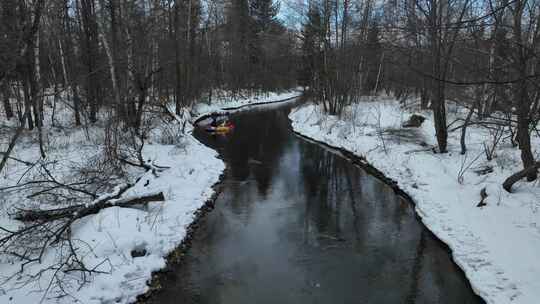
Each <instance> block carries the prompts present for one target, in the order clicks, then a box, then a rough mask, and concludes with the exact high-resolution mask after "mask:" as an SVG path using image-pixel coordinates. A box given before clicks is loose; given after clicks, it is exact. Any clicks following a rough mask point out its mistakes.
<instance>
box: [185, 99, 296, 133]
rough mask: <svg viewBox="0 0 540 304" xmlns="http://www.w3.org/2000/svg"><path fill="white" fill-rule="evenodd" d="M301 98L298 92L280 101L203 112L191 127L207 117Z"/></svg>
mask: <svg viewBox="0 0 540 304" xmlns="http://www.w3.org/2000/svg"><path fill="white" fill-rule="evenodd" d="M302 96H303V92H300V93H299V94H298V95H297V96H294V97H288V98H284V99H280V100H274V101H261V102H254V103H249V104H244V105H241V106H238V107H223V108H219V109H217V110H214V111H210V112H205V113H202V114H199V115H197V117H196V118H195V119H194V120H193V122H192V125H194V126H195V125H197V124H198V123H199V122H201V121H202V120H205V119H207V118H209V117H211V116H212V115H213V114H220V115H230V114H232V113H235V112H237V111H240V110H249V109H250V108H256V107H259V106H265V105H275V104H280V103H287V102H290V101H292V100H294V99H297V98H301V97H302Z"/></svg>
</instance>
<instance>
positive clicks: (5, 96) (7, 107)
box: [0, 81, 14, 119]
mask: <svg viewBox="0 0 540 304" xmlns="http://www.w3.org/2000/svg"><path fill="white" fill-rule="evenodd" d="M0 88H1V89H2V104H3V106H4V112H5V113H6V118H7V119H11V118H13V116H14V114H13V109H12V108H11V103H10V102H9V97H10V96H11V94H10V92H9V85H8V84H7V81H2V82H1V84H0Z"/></svg>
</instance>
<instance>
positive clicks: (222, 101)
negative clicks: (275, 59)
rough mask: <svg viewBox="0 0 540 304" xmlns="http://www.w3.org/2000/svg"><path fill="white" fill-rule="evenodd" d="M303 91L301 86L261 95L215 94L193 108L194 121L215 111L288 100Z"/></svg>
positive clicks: (229, 110) (231, 110)
mask: <svg viewBox="0 0 540 304" xmlns="http://www.w3.org/2000/svg"><path fill="white" fill-rule="evenodd" d="M302 92H303V91H302V89H301V88H296V89H293V90H288V91H284V92H270V93H264V94H261V95H250V94H246V95H238V96H229V94H224V95H222V96H215V97H214V98H213V99H212V100H211V102H201V103H199V104H197V105H196V106H195V107H194V109H193V117H194V118H195V119H194V121H197V120H198V119H200V118H201V117H203V116H205V115H207V114H209V113H213V112H234V111H236V110H239V109H241V108H246V107H249V106H255V105H262V104H268V103H275V102H281V101H288V100H292V99H294V98H296V97H299V96H300V95H302Z"/></svg>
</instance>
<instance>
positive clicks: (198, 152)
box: [0, 116, 225, 303]
mask: <svg viewBox="0 0 540 304" xmlns="http://www.w3.org/2000/svg"><path fill="white" fill-rule="evenodd" d="M66 117H67V116H66ZM52 130H55V131H52V132H51V134H49V135H48V137H49V138H48V140H50V141H51V143H50V147H51V148H50V150H49V151H48V155H47V157H48V158H47V161H55V162H57V165H55V167H54V171H53V172H54V174H55V175H56V177H57V178H58V179H62V178H63V177H66V176H69V174H70V171H71V170H73V167H72V166H73V165H75V164H79V163H83V162H85V161H88V160H91V159H92V157H94V156H95V155H96V154H98V153H99V151H100V149H101V147H100V146H99V143H100V142H102V139H96V138H99V136H102V135H99V134H101V133H102V130H99V128H89V129H88V130H85V129H84V128H79V129H77V128H75V129H69V131H68V130H67V129H62V128H59V129H57V130H56V129H55V128H52ZM156 132H157V133H163V132H162V131H159V130H156ZM89 133H90V136H88V137H87V135H86V134H89ZM162 135H163V134H162ZM169 136H175V134H169ZM27 137H28V138H27ZM89 138H93V139H96V140H95V142H93V140H89ZM1 144H4V143H0V145H1ZM0 148H2V147H1V146H0ZM143 155H144V157H145V159H151V160H152V161H153V162H154V163H155V164H158V165H160V166H167V167H170V169H167V170H164V171H163V172H160V173H159V174H158V176H157V177H156V176H154V175H153V174H152V173H151V172H147V173H145V174H144V175H143V176H142V178H140V180H138V181H137V183H136V184H135V186H134V187H133V188H131V189H130V190H128V192H126V193H125V194H124V196H131V195H139V194H147V193H155V192H163V194H164V196H165V201H164V202H152V203H150V204H148V205H147V207H141V208H140V209H139V208H137V209H135V208H120V207H111V208H107V209H103V210H101V211H100V212H99V213H98V214H95V215H90V216H87V217H84V218H83V219H82V220H79V221H77V222H75V223H74V224H73V226H72V228H73V229H72V235H73V238H72V239H73V240H75V243H76V245H77V246H79V247H80V248H79V249H78V252H79V255H80V256H81V257H82V258H83V260H84V264H85V265H86V266H87V268H94V267H95V268H96V270H98V271H102V272H103V273H100V274H95V275H92V276H87V277H86V278H84V279H85V280H87V282H85V284H81V283H82V281H81V280H82V279H83V278H81V277H80V276H79V275H76V274H75V273H63V274H62V275H61V276H60V277H62V278H63V279H64V280H63V282H62V284H61V285H58V283H59V282H57V281H55V280H53V278H54V275H55V272H56V269H58V266H59V265H56V264H55V263H57V262H58V261H59V260H61V259H60V258H59V257H60V256H61V255H62V254H65V252H63V251H62V249H60V248H51V249H49V250H47V251H46V253H45V255H44V257H43V259H42V261H41V263H39V264H38V263H32V264H29V265H27V266H26V267H25V271H24V273H23V274H18V272H19V270H20V269H21V265H22V262H21V261H20V260H19V259H15V258H13V257H9V256H0V283H1V285H0V303H73V302H75V301H80V302H82V303H131V302H134V301H135V300H136V297H137V296H138V295H140V294H142V293H145V292H146V291H147V290H148V288H149V287H148V286H147V283H148V281H149V280H150V279H151V274H152V272H153V271H157V270H159V269H161V268H163V267H164V266H165V262H166V259H165V258H166V256H167V255H168V254H169V253H170V252H172V251H173V250H174V249H175V248H176V247H177V246H178V245H180V243H181V242H182V241H183V240H184V238H185V237H186V229H187V227H188V226H189V225H190V224H191V223H192V222H193V221H194V220H195V218H196V212H197V210H199V209H200V208H201V207H203V206H204V205H205V203H206V201H207V200H208V199H210V198H211V196H212V195H213V194H214V190H213V188H212V187H213V185H214V184H216V183H217V182H218V181H219V179H220V175H221V174H222V173H223V170H224V168H225V166H224V164H223V162H222V161H221V160H220V159H218V158H217V153H216V152H215V151H213V150H212V149H210V148H207V147H206V146H204V145H202V144H201V143H199V142H198V141H197V140H196V139H195V138H194V137H192V136H191V135H189V134H186V135H184V136H183V139H182V142H181V143H176V144H175V145H167V144H163V143H159V142H158V141H154V142H153V143H148V144H146V145H145V147H144V150H143ZM13 156H14V157H17V158H20V159H24V160H28V161H36V160H37V159H39V152H38V147H37V145H36V141H35V139H32V138H31V137H30V136H29V135H25V138H23V139H22V140H21V142H20V144H19V145H18V146H17V149H16V150H15V152H14V154H13ZM25 170H27V168H25V166H24V165H23V164H20V163H18V162H10V163H9V165H8V168H7V170H6V172H5V173H4V174H2V176H0V187H4V186H7V185H13V184H14V183H16V181H17V178H19V177H20V176H21V174H22V173H24V172H25ZM133 173H136V172H133ZM140 174H141V173H140V171H138V174H132V176H134V177H136V176H139V175H140ZM105 178H106V179H109V178H110V180H111V182H113V183H114V181H115V180H116V179H117V177H116V176H114V173H112V174H111V176H110V177H109V176H106V177H105ZM18 192H19V193H17V192H14V193H10V194H9V195H5V194H3V197H2V198H1V200H0V226H2V227H8V228H9V227H11V228H14V227H17V226H19V225H20V223H19V222H17V221H15V220H13V219H11V218H10V216H8V213H9V212H12V211H13V210H14V208H16V207H24V206H26V205H24V204H26V203H27V200H26V195H28V194H29V193H28V192H25V191H18ZM40 207H42V208H46V206H41V205H40ZM133 250H136V251H137V252H138V253H139V254H141V255H142V256H139V257H132V251H133ZM48 267H51V268H50V269H48V270H46V271H43V269H46V268H48ZM56 274H57V273H56ZM8 278H11V280H9V281H8ZM6 281H7V283H6ZM60 289H63V290H60Z"/></svg>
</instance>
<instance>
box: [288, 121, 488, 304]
mask: <svg viewBox="0 0 540 304" xmlns="http://www.w3.org/2000/svg"><path fill="white" fill-rule="evenodd" d="M289 120H290V118H289ZM291 122H292V121H291ZM291 132H293V133H294V134H295V135H296V136H298V137H299V138H302V139H304V140H306V141H308V142H311V143H313V144H317V145H320V146H322V147H324V148H326V149H327V150H330V152H332V153H336V154H338V155H340V156H341V157H343V158H345V159H346V160H347V161H349V162H351V163H352V164H353V165H356V166H358V167H360V168H361V169H362V170H364V171H366V172H367V173H368V174H370V175H372V176H374V177H375V178H377V179H379V180H380V181H382V182H383V183H385V184H386V185H387V186H389V187H390V188H391V189H392V190H393V191H394V193H395V194H396V195H398V196H400V197H401V198H403V199H405V200H406V201H408V202H409V203H411V204H412V205H413V206H416V202H415V201H414V199H413V198H412V197H411V196H410V195H409V194H408V193H407V192H405V191H404V190H403V189H401V188H400V187H399V184H398V182H397V181H395V180H393V179H392V178H389V177H388V176H386V175H385V174H384V173H383V172H382V171H380V170H379V169H377V168H376V167H374V166H373V165H372V164H370V163H369V161H368V160H367V159H366V158H365V157H364V156H362V155H357V154H354V153H353V152H351V151H349V150H346V149H344V148H342V147H336V146H333V145H330V144H328V143H326V142H323V141H319V140H317V139H314V138H312V137H309V136H307V135H304V134H302V133H300V132H298V131H296V130H294V128H293V127H292V126H291ZM414 214H415V216H416V218H417V219H418V220H419V221H420V223H421V224H422V226H424V227H425V228H426V230H427V231H429V233H430V234H431V235H432V236H433V237H434V238H435V239H436V240H438V241H439V243H440V244H441V245H442V247H444V248H445V249H446V250H447V251H448V253H449V254H450V256H451V258H452V262H453V263H454V264H455V265H457V266H458V269H459V271H460V272H461V274H462V275H463V276H464V277H465V279H466V280H467V283H468V285H469V287H470V288H471V290H472V291H473V292H474V294H476V296H477V297H478V298H480V299H482V301H483V302H484V303H488V302H487V300H486V299H484V298H483V297H482V296H481V293H480V292H479V290H478V289H477V288H475V286H474V285H473V282H472V281H471V279H470V278H469V277H468V276H467V273H466V272H465V269H464V268H463V267H462V265H461V264H460V263H459V262H458V261H457V260H456V259H455V258H454V253H453V251H452V248H451V247H450V245H449V244H448V243H446V242H444V241H443V240H442V239H441V238H439V237H438V236H437V235H436V234H435V233H434V232H433V231H431V229H430V228H429V227H428V226H427V225H426V224H424V222H423V221H422V217H421V216H420V214H418V211H417V210H416V208H415V209H414Z"/></svg>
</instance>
